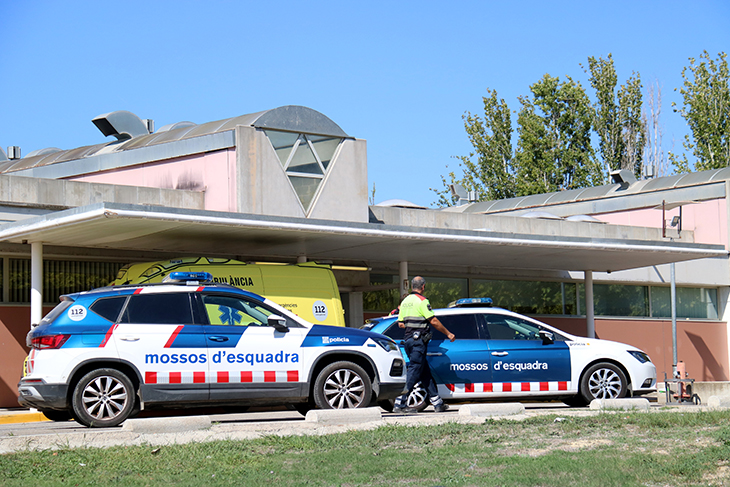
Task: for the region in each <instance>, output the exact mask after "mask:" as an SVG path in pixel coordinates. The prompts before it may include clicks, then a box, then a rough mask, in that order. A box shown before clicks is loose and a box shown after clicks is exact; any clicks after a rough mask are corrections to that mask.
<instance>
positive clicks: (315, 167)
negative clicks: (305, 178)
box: [286, 135, 324, 176]
mask: <svg viewBox="0 0 730 487" xmlns="http://www.w3.org/2000/svg"><path fill="white" fill-rule="evenodd" d="M286 172H287V174H288V173H305V174H319V175H320V176H324V168H323V167H322V166H321V165H320V164H319V162H318V161H317V158H316V157H315V156H314V152H312V148H311V147H309V144H308V143H307V138H306V137H305V136H304V135H300V136H299V145H298V146H297V149H296V151H295V152H294V155H293V156H292V157H291V159H290V160H289V164H288V165H287V167H286Z"/></svg>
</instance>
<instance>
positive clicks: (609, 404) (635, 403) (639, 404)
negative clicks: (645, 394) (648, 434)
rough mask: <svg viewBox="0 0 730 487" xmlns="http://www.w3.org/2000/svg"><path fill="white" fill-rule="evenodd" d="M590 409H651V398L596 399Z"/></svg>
mask: <svg viewBox="0 0 730 487" xmlns="http://www.w3.org/2000/svg"><path fill="white" fill-rule="evenodd" d="M589 408H590V409H622V410H628V409H640V410H642V411H648V410H649V400H648V399H645V398H641V397H636V398H629V399H626V398H624V399H594V400H592V401H591V404H590V406H589Z"/></svg>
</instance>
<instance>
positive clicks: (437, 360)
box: [363, 298, 656, 410]
mask: <svg viewBox="0 0 730 487" xmlns="http://www.w3.org/2000/svg"><path fill="white" fill-rule="evenodd" d="M434 313H435V314H436V316H437V317H438V319H439V320H440V321H441V323H443V324H444V326H445V327H446V328H447V329H448V330H449V331H450V332H451V333H453V334H454V335H456V340H455V341H454V342H450V341H449V340H447V339H446V337H445V336H444V335H443V334H442V333H441V332H439V331H437V330H435V329H432V330H431V331H432V333H433V339H432V340H431V341H430V342H429V343H428V345H427V360H428V364H429V366H430V367H431V372H432V375H433V377H434V380H435V381H436V383H437V384H438V390H439V394H440V395H441V396H442V397H443V398H444V399H447V400H449V399H454V400H462V401H464V400H466V401H468V400H479V399H500V400H505V399H510V398H514V399H529V398H533V399H534V398H540V399H547V398H551V399H553V398H554V399H560V400H562V401H563V402H565V403H566V404H568V405H570V406H585V405H587V404H588V403H590V401H592V400H593V399H615V398H620V397H625V396H631V395H640V394H647V393H650V392H653V391H655V390H656V367H655V366H654V364H653V363H652V362H651V360H650V359H649V356H648V355H647V354H646V353H645V352H643V351H642V350H639V349H637V348H636V347H633V346H631V345H626V344H624V343H618V342H613V341H609V340H600V339H596V338H583V337H578V336H574V335H570V334H568V333H565V332H563V331H560V330H558V329H556V328H553V327H551V326H550V325H546V324H545V323H541V322H539V321H537V320H534V319H532V318H530V317H527V316H524V315H520V314H518V313H513V312H511V311H508V310H506V309H501V308H494V307H492V300H491V299H490V298H464V299H460V300H457V301H455V302H454V303H451V304H450V305H449V307H448V308H445V309H436V310H434ZM373 321H374V322H373V323H371V324H368V325H365V326H364V327H363V328H364V329H368V330H370V331H375V332H378V333H382V334H384V335H386V336H388V337H390V338H393V339H394V340H398V341H400V340H402V339H403V335H404V330H403V329H402V328H399V327H398V324H397V317H396V316H389V317H385V318H380V319H376V320H373ZM380 405H381V406H382V407H383V408H386V409H389V408H390V407H392V405H391V403H390V402H389V401H384V402H382V403H380ZM408 406H409V407H413V408H417V409H420V410H422V409H425V408H426V407H427V406H428V400H427V398H426V392H425V391H424V390H423V389H422V388H420V387H417V388H416V389H415V390H414V391H412V392H411V394H410V396H409V398H408Z"/></svg>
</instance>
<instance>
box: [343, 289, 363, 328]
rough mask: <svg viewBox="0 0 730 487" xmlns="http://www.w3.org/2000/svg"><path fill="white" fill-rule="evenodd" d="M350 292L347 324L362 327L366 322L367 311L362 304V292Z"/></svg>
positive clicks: (352, 326)
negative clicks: (365, 311)
mask: <svg viewBox="0 0 730 487" xmlns="http://www.w3.org/2000/svg"><path fill="white" fill-rule="evenodd" d="M347 294H348V298H347V300H348V303H349V310H350V314H349V316H348V317H347V326H349V327H351V328H360V327H361V326H362V325H363V324H364V323H365V313H364V311H363V305H362V293H361V292H356V291H352V292H349V293H347Z"/></svg>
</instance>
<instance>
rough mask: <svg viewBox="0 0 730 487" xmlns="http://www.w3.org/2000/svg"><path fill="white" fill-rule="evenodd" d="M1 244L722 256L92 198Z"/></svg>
mask: <svg viewBox="0 0 730 487" xmlns="http://www.w3.org/2000/svg"><path fill="white" fill-rule="evenodd" d="M0 241H6V242H14V243H34V242H41V243H43V244H44V245H45V244H48V245H58V246H68V247H81V248H84V247H86V248H107V249H115V250H146V251H163V252H170V253H171V254H175V255H176V256H179V255H213V254H215V255H225V254H228V255H256V256H258V258H260V259H262V260H264V259H266V258H270V259H272V260H280V261H281V260H283V261H291V260H293V259H294V258H296V256H299V255H305V256H307V258H308V259H309V260H313V261H316V260H327V261H334V262H344V261H349V262H352V261H359V262H397V261H408V262H411V263H424V264H432V265H434V264H435V265H447V266H468V267H488V268H504V269H539V270H572V271H581V270H590V271H618V270H624V269H631V268H636V267H645V266H651V265H658V264H666V263H670V262H680V261H685V260H692V259H700V258H707V257H726V256H727V254H728V253H727V251H726V250H725V249H724V247H723V246H721V245H707V244H694V243H680V242H661V241H660V242H657V241H641V240H625V239H596V238H581V237H557V236H548V235H539V236H538V235H525V234H511V233H510V234H507V233H494V232H487V231H478V230H456V229H442V228H422V227H410V226H401V225H387V224H379V223H349V222H340V221H330V220H312V219H303V218H302V219H297V218H277V217H271V216H267V217H262V216H258V215H249V214H239V213H227V212H215V211H204V210H180V209H174V208H164V207H154V206H143V205H131V204H118V203H97V204H93V205H88V206H83V207H78V208H73V209H69V210H64V211H59V212H56V213H52V214H48V215H44V216H41V217H34V218H28V219H25V220H22V221H18V222H13V223H7V224H4V225H0Z"/></svg>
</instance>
